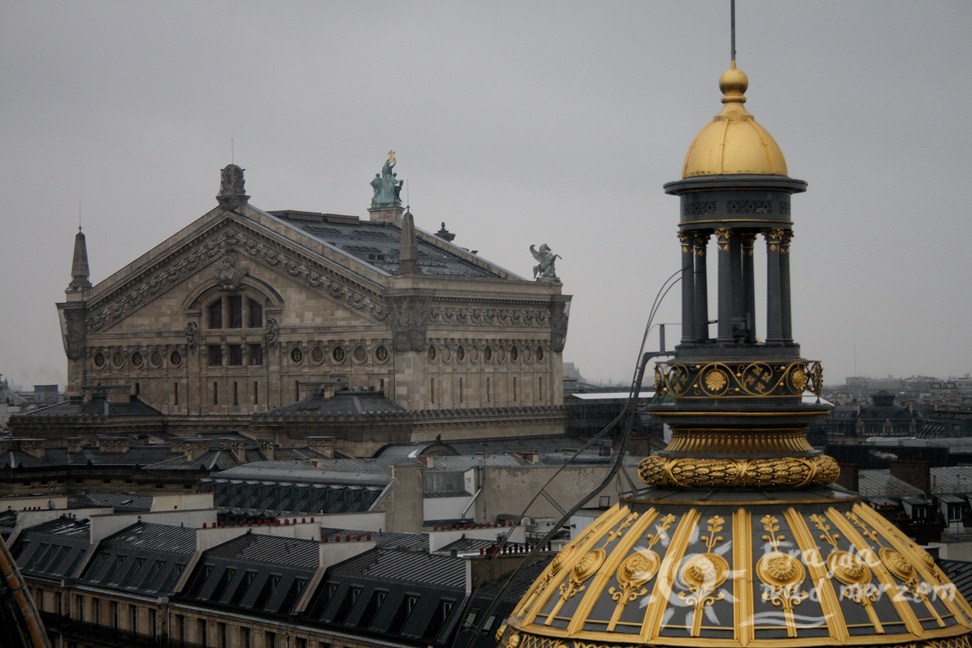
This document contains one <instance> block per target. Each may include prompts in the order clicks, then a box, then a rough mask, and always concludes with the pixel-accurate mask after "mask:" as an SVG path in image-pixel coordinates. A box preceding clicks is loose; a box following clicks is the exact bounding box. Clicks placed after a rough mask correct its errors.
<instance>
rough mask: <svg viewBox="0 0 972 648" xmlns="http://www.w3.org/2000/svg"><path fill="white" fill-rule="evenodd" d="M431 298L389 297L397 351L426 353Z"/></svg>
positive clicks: (393, 336) (393, 339)
mask: <svg viewBox="0 0 972 648" xmlns="http://www.w3.org/2000/svg"><path fill="white" fill-rule="evenodd" d="M430 301H431V298H430V297H427V296H424V295H402V296H398V297H389V298H388V302H389V306H390V309H389V312H390V313H391V318H390V319H391V322H390V323H391V329H392V347H393V348H394V349H395V351H424V350H425V336H426V331H427V330H428V327H429V321H430V320H431V318H432V316H431V309H430V308H429V302H430Z"/></svg>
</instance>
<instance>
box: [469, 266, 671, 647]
mask: <svg viewBox="0 0 972 648" xmlns="http://www.w3.org/2000/svg"><path fill="white" fill-rule="evenodd" d="M683 271H684V268H679V269H678V270H676V271H675V272H674V273H672V274H671V275H670V276H669V277H668V278H667V279H665V281H664V282H663V283H662V285H661V287H660V288H659V289H658V292H657V293H655V299H654V301H653V302H652V305H651V310H650V311H649V312H648V321H647V322H646V323H645V330H644V333H643V334H642V336H641V346H640V348H639V350H638V356H637V360H636V361H635V368H634V375H633V376H632V379H631V388H630V389H629V391H628V400H627V402H626V403H625V406H624V407H623V408H622V409H621V411H620V412H619V413H618V415H617V416H615V417H614V418H613V419H612V420H611V422H610V423H608V424H607V425H606V426H604V428H602V429H601V431H600V432H598V433H597V434H596V435H594V436H593V437H591V439H590V440H589V441H588V442H587V443H585V444H584V445H583V446H582V447H581V448H580V449H578V450H577V451H576V452H574V454H573V455H571V457H570V458H569V459H568V460H567V461H565V462H564V464H563V465H561V466H560V467H559V468H558V469H557V470H556V471H554V474H553V475H551V477H550V478H549V479H548V480H547V481H546V482H544V484H543V486H542V487H541V488H540V489H539V490H538V491H537V493H536V494H535V495H534V496H533V498H532V499H531V500H530V502H529V503H528V504H527V505H526V507H524V509H523V512H522V513H521V514H520V516H519V520H521V521H522V519H523V518H524V517H525V516H526V513H527V511H529V510H530V507H531V506H533V504H534V502H536V501H537V499H538V498H539V497H540V494H541V493H543V492H544V491H545V490H546V488H547V486H549V485H550V484H551V483H552V482H553V480H554V479H556V478H557V476H558V475H559V474H560V473H561V472H562V471H563V470H564V469H565V468H567V466H569V465H570V464H571V463H572V462H573V461H574V460H575V459H576V458H577V457H578V456H580V454H581V453H582V452H584V451H585V450H587V448H589V447H590V446H591V445H592V444H593V443H594V442H595V441H598V440H600V439H601V438H602V437H603V436H604V435H605V434H607V433H608V432H610V431H611V430H613V429H614V427H615V426H616V425H617V424H618V422H619V421H621V420H622V419H623V420H624V427H623V428H622V431H621V436H620V438H619V439H618V452H617V456H616V458H615V460H614V462H613V464H612V465H611V469H610V470H609V471H608V472H607V474H606V475H605V476H604V479H603V480H601V482H600V483H599V484H598V485H597V486H596V487H595V488H594V489H593V490H591V491H589V492H588V493H587V494H586V495H584V496H583V497H582V498H581V499H579V500H578V501H577V502H576V503H575V504H574V505H573V506H572V507H571V508H570V509H569V510H568V511H566V512H564V514H563V515H561V517H560V519H559V520H557V523H556V524H554V525H553V526H552V527H551V528H550V530H549V531H547V533H546V534H544V536H543V538H542V539H541V540H540V542H538V543H536V544H535V545H534V546H533V549H531V550H530V553H529V554H527V556H526V557H524V559H523V561H521V562H520V564H519V565H517V567H516V568H515V569H514V570H513V571H511V572H510V573H509V574H508V575H507V576H506V582H505V583H504V584H503V587H502V588H500V591H499V592H498V593H497V594H496V596H495V597H493V601H492V602H491V603H490V605H489V607H488V608H486V610H485V611H484V612H483V613H482V614H480V615H479V616H478V619H477V621H476V624H475V626H474V627H473V628H472V629H471V630H470V632H469V636H468V638H467V639H466V643H465V648H472V646H473V645H474V644H475V642H476V640H477V639H478V638H479V636H480V635H481V634H482V632H483V625H484V624H485V622H486V620H488V619H489V618H490V617H491V616H493V615H494V613H495V612H496V608H497V607H499V604H500V603H501V602H502V600H503V597H504V596H506V592H507V591H508V590H509V588H510V586H511V585H512V584H513V582H514V581H515V580H516V578H517V576H519V574H520V572H521V571H523V569H525V568H526V567H527V566H528V565H531V564H533V563H534V562H536V560H537V558H538V557H539V555H540V552H541V551H542V550H543V548H544V547H546V546H547V544H548V543H550V542H551V541H552V540H553V537H554V536H555V535H556V534H557V533H559V532H560V530H561V529H562V528H563V526H564V524H565V523H566V522H567V521H568V520H570V518H571V517H572V516H573V515H574V514H575V513H576V512H577V511H578V510H580V508H581V507H582V506H583V505H584V504H586V503H587V502H588V501H590V500H591V499H592V498H593V497H594V496H595V495H597V494H598V493H599V492H601V491H602V490H604V489H605V488H607V486H608V485H609V484H610V483H611V480H612V479H613V478H614V476H615V475H617V473H618V471H619V470H620V468H621V465H622V464H623V463H624V457H625V454H626V448H627V445H628V437H629V436H630V433H631V428H632V427H633V425H634V420H635V417H636V416H637V401H638V397H639V395H640V393H641V384H642V381H643V380H644V374H645V369H646V368H647V365H648V360H649V359H650V358H649V356H648V354H646V353H645V352H644V351H645V345H646V344H647V342H648V335H649V333H650V332H651V329H652V328H653V327H654V325H653V322H654V319H655V316H656V315H657V313H658V309H659V307H660V306H661V304H662V301H664V299H665V296H666V295H668V292H669V291H670V290H671V289H672V288H673V287H674V286H675V284H677V283H678V282H679V281H681V277H680V275H681V274H682V272H683ZM515 528H516V527H510V528H509V529H508V530H507V531H506V533H505V534H503V536H502V538H500V539H499V541H498V543H497V544H498V551H497V552H496V553H494V554H493V555H492V556H490V559H489V562H488V563H487V565H486V568H485V570H483V572H481V573H489V570H490V568H491V566H492V564H493V561H495V560H496V559H497V557H498V556H499V555H500V551H499V550H502V548H503V547H505V546H506V544H507V542H508V540H509V538H510V535H511V534H512V533H513V531H514V529H515ZM479 589H480V585H476V586H474V587H473V589H472V591H471V592H470V593H469V596H467V597H466V601H465V605H464V606H463V610H462V614H461V615H460V616H459V619H465V617H466V609H467V608H468V607H469V605H471V604H472V601H473V599H474V598H475V596H476V594H477V593H478V592H479ZM462 629H463V628H462V627H460V628H459V632H462Z"/></svg>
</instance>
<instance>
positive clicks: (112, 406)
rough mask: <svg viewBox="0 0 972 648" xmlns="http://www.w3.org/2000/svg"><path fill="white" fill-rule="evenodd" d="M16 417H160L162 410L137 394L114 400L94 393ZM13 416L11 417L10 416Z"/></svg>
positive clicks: (74, 397) (73, 397)
mask: <svg viewBox="0 0 972 648" xmlns="http://www.w3.org/2000/svg"><path fill="white" fill-rule="evenodd" d="M16 416H17V417H18V418H23V419H36V418H55V417H56V418H74V417H87V418H118V417H143V418H156V417H157V418H161V417H162V412H160V411H159V410H157V409H155V408H154V407H152V406H151V405H149V404H148V403H145V402H144V401H142V400H140V399H139V398H138V396H130V397H129V398H128V399H127V400H121V401H115V400H111V399H109V398H107V397H106V396H104V395H102V394H96V395H94V396H93V397H92V398H90V399H87V400H85V398H84V397H83V396H72V397H71V398H69V399H68V400H65V401H61V402H60V403H55V404H53V405H48V406H47V407H40V408H38V409H35V410H32V411H30V412H26V413H24V414H17V415H16ZM11 418H13V417H11Z"/></svg>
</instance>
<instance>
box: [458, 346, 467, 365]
mask: <svg viewBox="0 0 972 648" xmlns="http://www.w3.org/2000/svg"><path fill="white" fill-rule="evenodd" d="M465 359H466V350H465V349H463V348H462V345H459V346H458V347H456V362H462V361H463V360H465Z"/></svg>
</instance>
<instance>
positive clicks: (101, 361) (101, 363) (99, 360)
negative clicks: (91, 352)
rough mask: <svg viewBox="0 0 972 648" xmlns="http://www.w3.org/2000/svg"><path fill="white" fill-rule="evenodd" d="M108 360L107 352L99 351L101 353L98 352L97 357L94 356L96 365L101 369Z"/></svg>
mask: <svg viewBox="0 0 972 648" xmlns="http://www.w3.org/2000/svg"><path fill="white" fill-rule="evenodd" d="M106 362H107V360H105V354H104V353H100V352H99V353H96V354H95V357H94V365H95V366H96V367H98V368H99V369H101V368H102V367H104V366H105V363H106Z"/></svg>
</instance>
